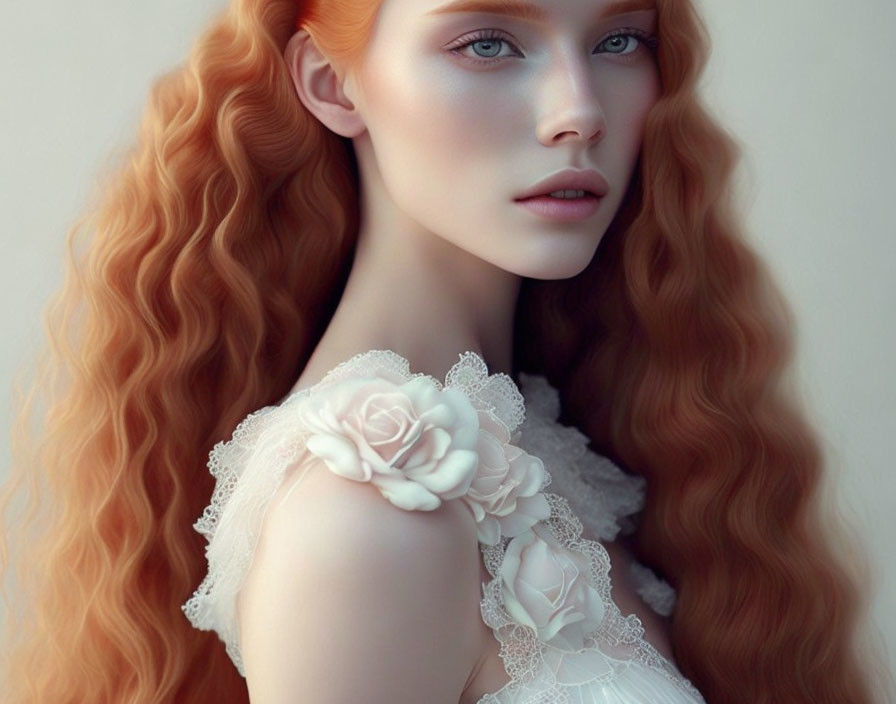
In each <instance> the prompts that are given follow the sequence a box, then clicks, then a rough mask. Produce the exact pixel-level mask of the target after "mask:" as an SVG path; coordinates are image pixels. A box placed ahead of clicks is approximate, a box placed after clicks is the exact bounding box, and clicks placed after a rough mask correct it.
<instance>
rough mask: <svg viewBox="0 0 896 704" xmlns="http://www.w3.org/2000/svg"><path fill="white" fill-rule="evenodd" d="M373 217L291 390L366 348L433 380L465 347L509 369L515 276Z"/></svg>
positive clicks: (494, 366)
mask: <svg viewBox="0 0 896 704" xmlns="http://www.w3.org/2000/svg"><path fill="white" fill-rule="evenodd" d="M374 221H375V219H374V218H368V219H367V222H368V223H370V225H367V226H365V225H364V222H365V219H364V218H362V227H361V231H360V233H359V240H358V247H357V250H356V253H355V259H354V263H353V265H352V270H351V273H350V275H349V279H348V282H347V284H346V288H345V292H344V293H343V296H342V298H341V300H340V302H339V306H338V307H337V309H336V312H335V313H334V315H333V318H332V319H331V321H330V323H329V326H328V327H327V329H326V331H325V333H324V336H323V337H322V338H321V341H320V342H319V344H318V345H317V347H316V348H315V350H314V353H313V354H312V356H311V358H310V359H309V361H308V364H307V365H306V367H305V370H304V371H303V373H302V375H301V376H300V377H299V381H298V382H297V384H296V387H295V388H296V389H299V388H304V387H307V386H310V385H312V384H314V383H316V382H317V381H319V380H320V379H321V378H322V377H323V376H324V375H325V374H326V373H327V372H328V371H329V370H330V369H332V368H333V367H334V366H336V364H338V363H339V362H341V361H344V360H346V359H348V358H350V357H352V356H354V355H356V354H359V353H361V352H367V351H369V350H372V349H388V350H392V351H394V352H396V353H398V354H400V355H401V356H402V357H404V358H406V359H407V360H408V362H409V363H410V367H411V371H412V372H414V373H420V372H422V373H425V374H430V375H431V376H434V377H435V378H437V379H439V380H441V379H444V377H445V374H446V372H447V371H448V369H450V368H451V366H452V365H453V364H454V363H455V362H456V361H457V360H458V355H459V354H461V353H462V352H465V351H468V350H469V351H473V352H476V353H477V354H479V356H480V357H482V358H483V359H484V360H485V362H486V364H487V365H488V369H489V373H492V374H493V373H496V372H505V373H507V374H509V373H510V372H511V369H512V363H513V358H512V354H513V351H512V347H513V318H514V312H515V309H516V303H517V298H518V294H519V287H520V282H521V278H520V277H519V276H517V275H515V274H511V273H508V272H507V271H504V270H502V269H500V268H498V267H495V266H494V265H492V264H490V263H489V262H486V261H483V260H482V259H480V258H478V257H476V256H474V255H472V254H470V253H468V252H466V251H465V250H462V249H461V248H459V247H457V246H455V245H454V244H452V243H450V242H448V241H446V240H444V239H442V238H440V237H439V236H437V235H435V234H433V233H429V232H423V231H420V230H419V227H417V228H414V227H412V226H410V225H408V224H406V223H405V224H402V223H400V222H391V223H389V226H387V227H378V228H374V227H372V224H373V222H374Z"/></svg>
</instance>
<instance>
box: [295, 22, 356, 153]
mask: <svg viewBox="0 0 896 704" xmlns="http://www.w3.org/2000/svg"><path fill="white" fill-rule="evenodd" d="M283 56H284V58H285V59H286V65H287V66H288V67H289V73H290V75H291V76H292V82H293V84H294V85H295V87H296V93H298V95H299V100H301V101H302V103H303V104H304V105H305V107H306V108H308V110H309V111H310V112H311V114H313V115H314V116H315V117H316V118H317V119H318V120H320V121H321V122H322V123H323V124H324V125H326V126H327V127H328V128H329V129H330V130H332V131H333V132H335V133H336V134H338V135H341V136H343V137H357V136H358V135H360V134H362V133H363V132H364V130H365V129H366V127H365V126H364V122H363V120H362V119H361V115H360V113H359V112H358V108H357V106H356V105H355V104H354V102H353V101H352V100H351V98H350V97H349V94H348V92H347V91H346V85H345V83H346V78H345V76H344V75H343V74H342V72H340V71H339V69H338V68H337V67H336V66H334V65H333V63H332V62H331V61H330V60H329V59H328V58H327V57H326V56H324V55H323V53H321V51H320V49H318V48H317V45H316V44H315V43H314V40H313V39H312V37H311V35H310V34H308V32H307V31H306V30H304V29H300V30H299V31H298V32H296V33H295V34H293V35H292V37H290V39H289V42H288V43H287V44H286V49H285V50H284V52H283Z"/></svg>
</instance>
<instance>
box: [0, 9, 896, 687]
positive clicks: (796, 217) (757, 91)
mask: <svg viewBox="0 0 896 704" xmlns="http://www.w3.org/2000/svg"><path fill="white" fill-rule="evenodd" d="M223 4H224V0H194V1H193V2H190V3H184V2H175V0H156V1H155V2H151V3H147V2H135V1H134V0H117V1H116V2H112V0H85V1H84V2H80V3H69V2H61V1H60V0H52V1H51V2H46V1H45V2H42V3H27V4H26V3H8V4H7V5H8V6H7V7H6V8H5V11H4V19H3V22H0V51H2V62H0V95H2V105H3V107H2V110H0V127H2V129H0V207H2V213H3V226H2V229H0V246H2V256H0V316H2V321H3V324H4V327H5V330H6V336H5V337H6V342H5V344H3V346H2V348H0V385H2V388H3V395H2V402H0V424H2V426H3V427H4V428H9V426H10V423H11V420H10V418H11V408H10V404H11V401H10V399H9V393H8V388H9V383H10V380H11V378H12V375H13V374H14V372H15V369H16V367H17V365H18V364H20V363H21V362H22V360H23V359H25V358H26V357H27V356H28V355H29V354H30V353H31V350H33V349H34V347H35V346H36V345H37V344H38V343H39V341H40V336H41V332H40V311H41V308H42V305H43V302H44V301H45V300H46V298H47V297H48V296H49V295H50V293H51V292H52V291H53V290H54V289H55V287H56V285H57V283H58V280H59V272H60V266H61V261H62V254H63V238H64V233H65V231H66V230H67V228H68V227H69V225H70V224H71V223H72V221H73V220H74V218H75V217H76V216H77V214H78V213H79V212H80V208H81V206H82V203H83V202H84V200H85V197H86V196H87V194H88V193H89V191H90V188H91V185H92V182H93V178H94V176H95V174H96V173H97V172H98V170H99V169H100V168H101V166H102V164H103V163H104V161H105V160H106V159H107V158H108V156H109V155H110V154H111V153H112V152H113V150H115V149H120V148H122V147H125V146H127V144H128V143H129V141H130V140H131V139H132V137H133V135H134V132H135V126H136V123H137V120H138V118H139V115H140V112H141V109H142V105H143V102H144V99H145V95H146V91H147V88H148V86H149V83H150V81H151V79H152V78H153V76H155V75H157V74H158V73H160V72H161V71H162V70H164V69H166V68H168V67H170V66H172V65H173V64H175V63H177V62H179V61H180V60H181V59H182V58H183V57H184V55H185V53H186V51H187V49H188V47H189V45H190V43H191V41H192V39H193V37H194V36H195V34H196V33H197V32H198V30H199V28H200V27H201V26H202V25H203V24H204V23H205V22H206V21H207V19H208V18H209V17H210V16H211V15H212V14H213V13H214V12H215V11H216V10H217V9H219V8H220V7H223ZM702 4H703V5H705V7H704V13H705V17H706V19H707V22H708V24H709V27H710V29H711V32H712V34H713V37H714V51H713V56H712V59H711V64H710V67H709V70H708V72H707V74H706V80H705V89H706V91H707V94H708V96H709V98H710V100H711V103H712V104H713V106H714V109H715V110H716V112H717V114H718V116H719V118H720V119H721V120H722V121H723V123H724V124H725V125H727V126H728V128H729V129H730V131H731V132H733V133H734V134H735V135H736V136H737V138H738V139H739V141H740V142H741V143H742V144H743V147H744V154H745V158H744V161H743V164H742V168H741V170H740V172H739V179H740V186H741V195H742V202H743V204H744V210H745V214H746V217H747V227H748V230H749V231H750V232H751V233H752V236H753V239H754V242H755V244H756V246H757V247H758V248H759V250H760V251H761V252H762V253H763V254H764V255H765V257H766V258H767V259H768V260H769V261H770V262H771V264H772V267H773V270H774V271H775V272H776V274H777V276H778V280H779V283H780V285H781V286H782V287H783V289H784V291H785V293H786V294H787V295H788V297H789V300H790V301H791V303H792V306H793V308H794V311H795V313H796V316H797V320H798V323H799V327H798V330H797V334H798V338H797V339H798V350H797V368H796V378H797V381H798V383H799V386H800V388H801V391H802V393H803V396H804V398H805V399H806V401H807V404H808V405H809V408H810V413H811V414H812V417H813V418H814V419H815V421H816V423H817V425H818V426H819V427H820V428H821V430H822V433H823V435H824V438H825V442H826V448H825V449H826V452H827V455H828V457H829V464H830V469H831V477H832V482H833V483H834V485H835V491H836V492H837V494H838V495H839V497H840V503H841V506H842V507H843V510H844V512H845V513H846V514H847V515H849V516H852V517H853V520H854V522H855V523H856V525H857V526H858V527H859V528H860V530H861V531H863V533H864V535H865V537H866V541H867V544H868V548H869V551H870V553H871V556H872V560H873V564H874V568H875V570H876V573H877V574H876V590H875V591H876V597H875V600H874V602H873V605H872V609H871V617H872V619H873V621H874V623H875V624H877V626H878V627H879V628H880V631H881V633H882V639H883V642H885V643H886V644H887V647H888V649H889V655H887V656H886V658H887V661H888V662H889V663H890V667H891V669H894V670H896V668H894V667H893V664H894V658H896V596H894V593H896V545H894V538H896V477H894V472H893V471H892V469H891V466H892V463H891V458H892V457H893V456H894V449H896V448H894V436H896V422H894V421H896V374H894V373H893V369H892V367H891V358H892V351H893V349H894V347H896V314H894V310H896V283H894V272H896V265H894V261H896V227H894V222H896V217H894V215H893V204H894V202H896V197H894V190H896V178H894V175H893V174H894V164H896V138H894V136H893V129H894V126H896V90H894V85H896V81H894V80H893V70H894V68H896V49H894V44H893V42H892V41H891V36H890V33H891V31H892V29H893V28H894V27H896V4H894V3H892V2H891V1H890V0H861V1H858V2H854V3H849V4H845V3H842V2H833V0H792V1H791V2H789V3H780V2H772V1H771V0H751V2H749V3H744V2H735V1H734V0H714V1H713V2H711V3H710V2H708V1H705V0H704V2H703V3H702ZM8 457H9V451H8V439H7V433H6V432H4V434H3V439H2V441H0V474H5V472H6V470H7V467H8V463H9V460H8Z"/></svg>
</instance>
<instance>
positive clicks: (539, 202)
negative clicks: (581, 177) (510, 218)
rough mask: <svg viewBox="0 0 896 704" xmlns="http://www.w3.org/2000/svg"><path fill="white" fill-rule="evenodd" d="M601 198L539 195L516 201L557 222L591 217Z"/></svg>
mask: <svg viewBox="0 0 896 704" xmlns="http://www.w3.org/2000/svg"><path fill="white" fill-rule="evenodd" d="M600 200H601V199H600V198H598V197H597V196H585V197H584V198H552V197H551V196H537V197H535V198H526V199H525V200H518V201H516V202H517V203H519V204H520V205H521V206H523V207H524V208H525V209H526V210H528V211H529V212H530V213H534V214H535V215H538V216H540V217H543V218H546V219H548V220H555V221H557V222H575V221H577V220H585V219H586V218H590V217H591V216H592V215H594V214H595V213H596V212H597V209H598V208H599V207H600Z"/></svg>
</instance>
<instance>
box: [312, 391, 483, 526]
mask: <svg viewBox="0 0 896 704" xmlns="http://www.w3.org/2000/svg"><path fill="white" fill-rule="evenodd" d="M312 401H313V402H312V403H309V404H307V405H305V406H303V407H302V409H301V411H300V413H301V422H302V423H303V424H304V426H305V427H307V428H308V429H309V430H310V431H311V436H310V437H309V438H308V439H307V441H306V447H307V448H308V450H309V451H310V452H311V453H312V454H314V455H317V456H318V457H320V458H321V459H322V460H323V461H324V462H325V463H326V465H327V467H329V469H330V470H332V471H333V472H335V473H336V474H339V475H340V476H343V477H346V478H347V479H353V480H355V481H359V482H367V481H369V482H371V483H373V484H375V485H376V487H377V488H378V489H379V490H380V492H381V493H382V494H383V496H384V497H385V498H386V499H388V500H389V501H390V502H392V503H393V504H394V505H395V506H398V507H399V508H402V509H405V510H408V511H412V510H422V511H432V510H434V509H436V508H438V507H439V505H440V504H441V502H442V500H443V499H453V498H457V497H458V496H461V495H463V494H465V493H467V490H468V489H469V488H470V484H471V482H472V481H473V478H474V476H475V474H476V467H477V461H478V458H477V453H476V444H477V441H478V436H479V418H478V414H477V411H476V409H474V408H473V406H472V405H471V404H470V401H469V399H468V398H467V397H466V395H465V394H464V393H463V392H462V391H459V390H457V389H451V388H445V389H441V390H440V389H439V388H438V387H437V386H436V385H435V383H434V382H433V381H432V379H429V378H427V377H415V378H413V379H411V380H409V381H406V382H404V383H397V382H396V381H391V380H388V379H383V378H365V379H348V380H344V381H342V382H340V383H339V384H337V385H335V386H334V387H332V388H330V389H328V390H327V391H326V393H323V394H320V396H318V397H317V398H312Z"/></svg>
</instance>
